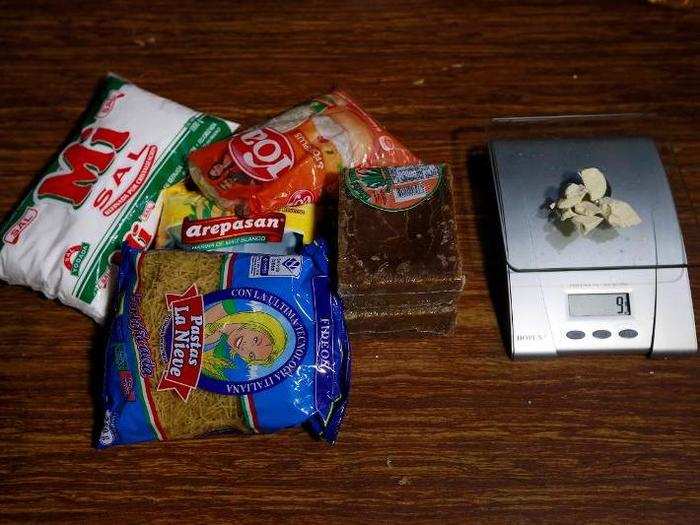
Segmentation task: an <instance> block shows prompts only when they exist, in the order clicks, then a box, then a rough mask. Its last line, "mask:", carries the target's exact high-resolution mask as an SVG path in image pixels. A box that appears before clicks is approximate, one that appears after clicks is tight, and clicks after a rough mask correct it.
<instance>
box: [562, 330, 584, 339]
mask: <svg viewBox="0 0 700 525" xmlns="http://www.w3.org/2000/svg"><path fill="white" fill-rule="evenodd" d="M566 337H568V338H569V339H583V338H584V337H586V334H584V333H583V332H582V331H581V330H570V331H568V332H566Z"/></svg>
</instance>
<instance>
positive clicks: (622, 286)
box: [489, 138, 697, 359]
mask: <svg viewBox="0 0 700 525" xmlns="http://www.w3.org/2000/svg"><path fill="white" fill-rule="evenodd" d="M489 150H490V156H491V165H492V170H493V176H494V180H495V188H496V193H497V199H498V209H499V216H500V223H501V232H502V235H503V241H504V246H505V255H506V272H507V278H508V293H509V299H510V301H509V302H510V329H511V330H510V331H511V334H510V335H511V356H512V357H513V358H515V359H517V358H526V357H553V356H557V355H564V354H569V353H594V352H597V353H603V352H606V353H640V354H649V355H650V356H654V357H656V356H664V355H676V354H688V353H692V352H695V351H697V338H696V333H695V320H694V315H693V303H692V299H691V295H690V285H689V282H688V268H687V258H686V253H685V248H684V246H683V237H682V234H681V230H680V227H679V224H678V219H677V217H676V210H675V206H674V204H673V197H672V196H671V191H670V188H669V185H668V181H667V179H666V172H665V171H664V168H663V165H662V164H661V160H660V158H659V155H658V152H657V151H656V147H655V145H654V142H653V141H652V140H650V139H647V138H606V139H547V140H497V141H493V142H491V143H490V144H489ZM589 167H596V168H598V169H599V170H601V171H602V172H603V173H604V174H605V176H606V178H607V181H608V186H609V191H610V196H611V197H612V198H616V199H621V200H624V201H626V202H628V203H629V204H630V205H631V206H632V207H633V208H634V210H635V211H636V212H637V214H638V215H639V217H640V218H641V219H642V222H641V223H640V224H638V225H636V226H632V227H629V228H613V227H611V226H609V225H606V226H599V227H598V228H596V229H594V230H593V231H591V232H590V233H588V234H587V235H585V236H584V235H583V234H582V233H580V232H579V231H577V230H576V228H574V227H571V225H569V226H570V227H566V225H565V224H564V223H563V222H562V221H558V220H557V219H554V218H553V217H552V214H551V212H550V209H549V206H548V205H547V204H548V203H549V202H552V201H554V200H556V199H557V198H558V197H559V196H560V191H561V188H562V187H564V186H565V185H566V183H568V182H581V181H580V180H579V179H578V175H577V172H579V171H580V170H582V169H585V168H589Z"/></svg>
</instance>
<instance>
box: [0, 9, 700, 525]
mask: <svg viewBox="0 0 700 525" xmlns="http://www.w3.org/2000/svg"><path fill="white" fill-rule="evenodd" d="M204 4H206V5H204ZM698 35H700V15H699V14H698V12H697V11H680V10H678V11H677V10H669V9H664V8H661V7H656V6H651V5H648V4H646V3H645V2H642V1H634V0H629V1H620V2H610V1H603V0H597V1H580V2H573V1H571V2H554V1H538V2H518V1H515V0H513V1H473V2H465V3H460V2H447V1H440V2H412V1H394V2H372V3H363V2H338V3H333V2H329V1H324V2H316V3H297V2H294V3H286V4H282V5H278V4H277V2H264V1H256V2H230V1H226V2H206V3H204V2H194V1H181V2H177V3H176V5H168V4H166V3H164V2H160V1H151V2H145V1H142V2H136V1H134V2H106V1H103V2H58V1H56V2H26V1H25V2H19V1H14V2H6V1H3V2H0V73H1V74H2V80H1V84H0V85H1V87H2V89H0V173H1V178H0V181H2V190H1V191H0V209H1V210H9V209H10V208H11V207H12V205H13V204H14V202H15V201H16V200H17V199H18V198H19V197H20V196H21V195H22V193H23V191H24V189H25V188H26V187H27V185H28V184H29V182H30V180H31V179H32V177H33V176H34V174H35V173H36V172H37V171H38V170H39V169H40V167H41V166H42V165H43V164H44V163H45V162H46V161H47V160H48V158H49V157H50V155H51V154H52V153H53V151H54V149H55V147H56V145H57V144H58V143H60V142H61V141H62V140H63V139H64V138H65V136H66V134H67V132H68V131H69V129H70V128H71V127H72V126H73V124H74V123H75V121H76V119H77V118H78V116H79V114H80V112H81V110H82V109H83V107H84V105H85V103H86V102H87V100H88V98H89V96H90V94H91V89H92V87H93V86H94V85H95V83H96V82H97V80H98V79H99V77H101V76H102V75H103V74H104V73H105V72H107V71H115V72H118V73H119V74H121V75H123V76H125V77H127V78H129V79H132V80H133V81H135V82H137V83H138V84H140V85H142V86H143V87H145V88H147V89H150V90H152V91H154V92H156V93H158V94H160V95H163V96H166V97H169V98H172V99H174V100H177V101H179V102H181V103H183V104H186V105H189V106H192V107H195V108H197V109H200V110H204V111H208V112H212V113H216V114H219V115H222V116H225V117H228V118H231V119H233V120H238V121H240V122H242V123H254V122H256V121H259V120H261V119H263V118H264V117H267V116H270V115H272V114H274V113H276V112H279V111H280V110H282V109H284V108H286V107H288V106H290V105H292V104H294V103H295V102H297V101H300V100H303V99H305V98H307V97H308V96H309V95H312V94H319V93H322V92H324V91H327V90H328V89H329V88H331V87H332V86H342V87H343V88H345V89H346V90H348V91H349V92H350V93H352V94H353V95H354V96H355V97H356V98H357V99H358V100H359V101H360V102H361V103H362V104H363V106H364V107H365V108H366V109H367V110H368V111H369V112H370V113H371V114H373V115H374V116H376V117H377V119H378V120H380V121H381V122H382V123H384V124H385V125H386V126H387V127H388V128H390V129H391V130H392V131H393V132H394V133H395V134H396V135H397V136H399V137H401V138H402V140H403V141H404V142H405V143H406V144H407V145H408V146H409V147H411V148H412V149H413V150H414V151H415V152H416V154H418V155H420V156H421V157H422V158H424V159H425V160H428V161H447V162H450V164H451V166H452V170H453V172H454V174H455V176H456V180H457V184H456V186H457V188H456V191H457V196H456V199H457V204H458V209H459V227H460V241H461V247H462V250H463V254H464V257H465V263H466V270H467V273H468V279H467V286H466V289H465V292H464V294H463V296H462V298H461V300H460V303H459V315H458V326H457V330H456V333H455V334H454V335H453V336H451V337H445V338H429V339H423V340H411V339H401V340H396V341H386V340H383V341H366V340H364V341H356V342H355V344H354V360H355V361H354V371H353V372H354V384H353V390H352V396H351V406H350V410H349V413H348V417H347V420H346V422H345V425H344V428H343V432H342V434H341V439H340V441H339V442H338V444H337V445H336V446H334V447H329V446H326V445H324V444H321V443H317V442H314V441H312V440H311V439H310V438H308V437H307V436H306V435H304V434H303V433H302V432H301V431H287V432H282V433H279V434H276V435H269V436H255V437H248V438H245V437H244V438H241V437H230V436H229V437H219V438H215V439H207V440H194V441H185V442H172V443H152V444H146V445H139V446H132V447H117V448H114V449H112V450H107V451H103V452H97V451H96V450H94V449H93V448H91V435H92V431H93V410H94V408H93V401H92V399H93V397H92V396H93V394H94V390H95V387H96V382H97V380H96V379H93V378H96V377H99V376H100V373H101V371H100V370H99V354H100V351H101V348H100V346H101V338H102V332H101V330H99V329H98V328H97V327H96V326H95V325H94V324H93V323H92V322H90V321H89V320H88V319H87V318H85V317H83V316H82V315H80V314H78V313H77V312H75V311H72V310H70V309H68V308H65V307H62V306H60V305H58V304H57V303H54V302H51V301H48V300H45V299H42V298H40V296H39V295H38V294H36V293H33V292H30V291H28V290H25V289H22V288H16V287H8V286H5V285H3V286H1V287H0V312H2V323H1V324H0V360H1V364H0V519H2V520H6V521H9V522H16V521H32V522H45V521H51V522H55V521H97V520H109V521H117V520H119V521H124V522H129V523H131V522H143V521H152V522H162V523H173V522H175V521H176V520H178V519H181V520H184V521H187V522H194V521H207V522H208V521H231V522H239V523H240V522H244V520H245V522H247V521H248V520H250V521H251V522H253V521H262V522H275V521H293V522H307V521H308V522H322V521H329V522H341V521H342V522H345V521H348V522H361V523H367V522H388V523H398V522H404V521H407V520H409V521H420V522H427V521H441V522H444V523H465V522H474V523H504V522H517V523H520V522H563V523H572V522H576V523H581V522H618V523H619V522H632V523H640V522H645V523H646V522H656V523H691V522H697V520H698V516H699V515H700V496H698V489H699V488H700V476H699V475H698V472H699V471H700V437H699V436H698V431H699V430H700V394H699V391H700V390H699V387H700V360H698V359H697V358H690V359H678V360H658V361H657V360H647V359H644V358H642V357H633V356H627V357H595V358H582V357H581V358H566V359H557V360H550V361H537V362H510V361H509V360H508V358H507V356H506V353H505V350H504V346H503V344H502V341H501V335H500V334H501V333H500V331H499V327H498V323H497V316H496V315H495V311H497V310H494V306H493V305H494V301H495V304H497V305H498V304H499V301H501V302H502V298H500V299H499V294H498V287H497V286H496V285H494V283H493V278H494V276H496V275H497V269H495V268H496V263H495V262H494V261H495V260H496V259H495V257H496V256H497V253H495V252H494V251H493V247H492V246H493V236H495V235H497V230H494V229H493V227H492V225H491V224H492V221H493V220H494V216H493V210H492V208H490V206H489V196H490V194H489V191H490V190H489V189H488V186H487V183H486V173H485V172H484V170H483V165H482V164H480V163H479V161H478V155H476V153H474V152H475V151H478V150H479V148H483V145H484V143H485V141H486V140H487V139H488V138H489V136H490V135H491V134H492V133H493V132H494V125H493V124H492V123H491V119H492V118H493V117H504V116H511V115H520V116H527V115H552V114H582V113H590V114H597V113H610V112H612V113H641V114H643V117H641V118H640V119H639V120H637V121H636V122H637V123H636V124H635V125H636V126H638V127H639V128H640V129H641V131H645V132H647V133H650V134H652V135H653V136H654V137H655V138H656V139H657V142H659V144H660V148H661V150H662V154H663V156H664V161H665V162H666V164H667V167H668V168H669V175H670V178H671V183H672V186H673V190H674V195H675V197H676V200H677V204H678V208H679V214H680V216H681V220H682V223H683V228H684V232H685V235H686V239H687V244H688V252H689V256H690V258H691V260H692V261H695V262H696V264H697V263H698V262H700V241H699V240H698V237H699V236H700V227H699V224H698V217H699V216H700V135H699V133H700V125H699V120H698V117H700V97H699V96H698V95H699V92H700V90H699V88H700V40H699V38H698ZM470 158H471V160H470ZM468 167H469V169H468ZM691 278H692V279H693V291H694V295H695V300H696V317H698V318H700V316H699V315H698V313H700V312H698V309H697V304H698V299H700V272H698V271H697V270H696V269H694V270H693V273H692V274H691Z"/></svg>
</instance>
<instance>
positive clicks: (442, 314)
mask: <svg viewBox="0 0 700 525" xmlns="http://www.w3.org/2000/svg"><path fill="white" fill-rule="evenodd" d="M456 317H457V313H456V310H455V308H454V306H438V307H422V308H421V307H405V308H400V309H395V310H388V309H386V308H383V309H360V310H347V309H346V310H345V323H346V325H347V329H348V333H350V334H351V335H358V336H367V337H370V336H377V337H379V336H387V337H389V336H401V335H410V334H416V333H419V334H420V333H424V334H437V335H445V334H448V333H450V332H451V331H452V330H453V329H454V326H455V320H456Z"/></svg>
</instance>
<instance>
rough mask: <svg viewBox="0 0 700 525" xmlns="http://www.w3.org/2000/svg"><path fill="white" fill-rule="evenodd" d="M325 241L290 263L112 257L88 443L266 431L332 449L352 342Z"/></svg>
mask: <svg viewBox="0 0 700 525" xmlns="http://www.w3.org/2000/svg"><path fill="white" fill-rule="evenodd" d="M328 269H329V268H328V258H327V252H326V246H325V244H324V242H323V241H315V242H314V243H312V244H310V245H308V246H306V247H305V248H304V251H303V252H302V253H301V254H298V255H263V254H222V253H193V252H184V251H171V250H153V251H147V252H141V251H138V250H135V249H133V248H130V247H128V246H124V247H123V249H122V252H121V264H120V270H119V279H118V290H117V299H116V313H115V317H114V320H113V322H112V327H111V331H110V334H109V340H108V343H107V349H106V353H105V378H104V393H103V402H104V423H103V426H102V431H101V433H100V436H99V439H98V442H97V446H98V447H99V448H105V447H109V446H112V445H119V444H127V443H137V442H142V441H153V440H168V439H176V438H190V437H198V436H205V435H208V434H214V433H221V432H231V431H234V432H242V433H269V432H275V431H277V430H280V429H283V428H288V427H295V426H300V425H303V426H305V427H306V428H307V429H309V430H310V431H311V433H312V434H314V435H315V436H318V437H320V438H322V439H324V440H326V441H329V442H334V441H335V439H336V438H337V435H338V430H339V427H340V424H341V421H342V419H343V416H344V414H345V410H346V406H347V399H348V390H349V387H350V345H349V342H348V337H347V334H346V330H345V323H344V319H343V312H342V306H341V304H340V302H339V300H338V299H337V297H336V296H335V295H334V293H333V292H332V288H331V286H330V279H329V275H328V274H329V272H328Z"/></svg>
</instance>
